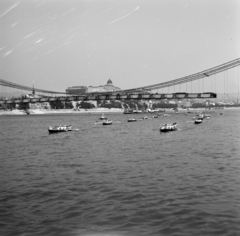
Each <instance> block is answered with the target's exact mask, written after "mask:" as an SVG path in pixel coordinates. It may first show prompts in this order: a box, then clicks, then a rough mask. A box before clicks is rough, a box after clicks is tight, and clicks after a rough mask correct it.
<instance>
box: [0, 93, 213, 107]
mask: <svg viewBox="0 0 240 236" xmlns="http://www.w3.org/2000/svg"><path fill="white" fill-rule="evenodd" d="M216 97H217V94H216V93H212V92H208V93H164V94H158V93H154V94H150V93H149V94H136V93H129V94H115V93H112V94H109V93H108V94H104V93H102V94H86V95H80V96H77V95H75V96H65V97H41V98H22V99H9V100H1V101H0V104H12V103H35V102H37V103H42V102H54V101H64V102H69V101H100V100H161V99H194V98H195V99H196V98H198V99H200V98H202V99H207V98H209V99H210V98H216Z"/></svg>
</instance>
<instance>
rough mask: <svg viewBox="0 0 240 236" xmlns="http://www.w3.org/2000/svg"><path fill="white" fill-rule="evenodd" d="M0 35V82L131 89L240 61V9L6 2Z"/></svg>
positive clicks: (143, 2)
mask: <svg viewBox="0 0 240 236" xmlns="http://www.w3.org/2000/svg"><path fill="white" fill-rule="evenodd" d="M0 32H1V37H0V78H1V79H4V80H8V81H11V82H14V83H20V84H22V85H26V86H32V84H33V81H34V84H35V87H37V88H40V89H46V90H53V91H65V89H66V88H67V87H69V86H78V85H84V86H90V85H92V86H98V85H104V84H106V82H107V80H108V79H109V78H110V79H111V80H112V81H113V84H114V85H115V86H117V87H120V88H122V89H128V88H135V87H140V86H145V85H151V84H156V83H161V82H165V81H169V80H172V79H177V78H180V77H182V76H186V75H190V74H193V73H197V72H199V71H202V70H205V69H209V68H211V67H214V66H217V65H219V64H222V63H225V62H228V61H231V60H234V59H236V58H239V57H240V1H239V0H1V1H0ZM234 73H235V72H234ZM232 83H233V84H234V83H235V82H232ZM229 88H230V85H229ZM233 89H234V87H233Z"/></svg>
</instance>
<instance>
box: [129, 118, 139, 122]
mask: <svg viewBox="0 0 240 236" xmlns="http://www.w3.org/2000/svg"><path fill="white" fill-rule="evenodd" d="M135 121H137V120H136V119H135V118H133V117H132V118H129V119H128V122H135Z"/></svg>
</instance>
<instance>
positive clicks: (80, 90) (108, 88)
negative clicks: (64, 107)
mask: <svg viewBox="0 0 240 236" xmlns="http://www.w3.org/2000/svg"><path fill="white" fill-rule="evenodd" d="M120 90H121V89H120V88H118V87H115V86H114V85H113V83H112V80H110V79H109V80H108V81H107V84H105V85H100V86H88V87H86V86H73V87H68V88H67V89H66V93H68V94H69V93H71V94H85V93H96V92H114V91H120Z"/></svg>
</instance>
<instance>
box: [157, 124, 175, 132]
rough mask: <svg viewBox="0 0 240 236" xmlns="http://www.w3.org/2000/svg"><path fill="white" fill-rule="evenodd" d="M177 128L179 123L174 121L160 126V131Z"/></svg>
mask: <svg viewBox="0 0 240 236" xmlns="http://www.w3.org/2000/svg"><path fill="white" fill-rule="evenodd" d="M175 130H177V123H176V122H174V123H172V124H164V125H162V126H161V127H160V132H169V131H175Z"/></svg>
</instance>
